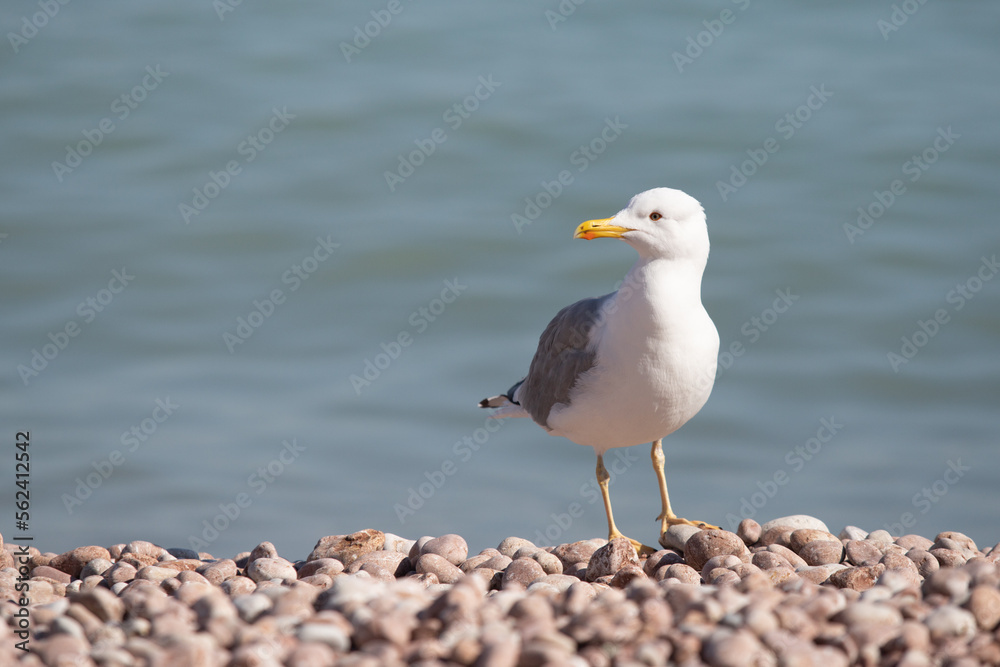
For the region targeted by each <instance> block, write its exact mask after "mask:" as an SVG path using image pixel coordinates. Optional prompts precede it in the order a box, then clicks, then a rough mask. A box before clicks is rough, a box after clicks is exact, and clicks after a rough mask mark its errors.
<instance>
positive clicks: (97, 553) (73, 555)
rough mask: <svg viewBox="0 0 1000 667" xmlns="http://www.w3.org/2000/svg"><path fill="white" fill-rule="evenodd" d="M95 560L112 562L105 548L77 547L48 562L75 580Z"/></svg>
mask: <svg viewBox="0 0 1000 667" xmlns="http://www.w3.org/2000/svg"><path fill="white" fill-rule="evenodd" d="M95 558H105V559H108V560H111V553H110V552H109V551H108V550H107V549H105V548H104V547H97V546H90V547H77V548H76V549H73V550H71V551H67V552H66V553H63V554H60V555H58V556H56V557H55V558H53V559H52V560H50V561H49V562H48V565H49V566H50V567H53V568H55V569H57V570H61V571H63V572H65V573H66V574H68V575H70V576H71V577H72V578H74V579H79V578H80V572H81V571H83V566H84V565H86V564H87V563H89V562H90V561H92V560H94V559H95Z"/></svg>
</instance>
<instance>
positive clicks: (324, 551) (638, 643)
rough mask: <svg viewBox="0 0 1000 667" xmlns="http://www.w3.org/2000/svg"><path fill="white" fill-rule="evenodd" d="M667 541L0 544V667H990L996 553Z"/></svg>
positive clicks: (999, 649) (911, 546)
mask: <svg viewBox="0 0 1000 667" xmlns="http://www.w3.org/2000/svg"><path fill="white" fill-rule="evenodd" d="M0 540H2V537H0ZM661 542H662V545H661V546H663V548H658V550H657V551H655V553H652V554H649V555H647V554H643V555H642V556H641V557H639V556H637V555H636V553H635V551H634V550H633V549H632V547H631V545H630V544H629V543H628V542H627V541H625V540H621V539H616V540H613V541H612V542H610V543H608V542H607V540H604V539H600V538H597V539H590V540H584V541H578V542H573V543H569V544H561V545H559V546H557V547H544V548H542V547H538V546H536V545H534V544H533V543H531V542H530V541H528V540H526V539H523V538H517V537H508V538H506V539H504V540H502V541H501V542H500V543H499V544H498V545H497V548H495V549H494V548H488V549H484V550H483V551H482V552H480V553H479V554H470V553H469V552H468V545H467V543H466V542H465V540H464V539H463V538H462V537H461V536H458V535H443V536H440V537H421V538H419V539H417V540H409V539H405V538H402V537H399V536H397V535H393V534H392V533H383V532H381V531H378V530H374V529H366V530H362V531H359V532H356V533H352V534H350V535H332V536H326V537H323V538H321V539H319V541H318V542H317V543H316V546H315V548H314V549H313V551H312V552H311V553H310V554H309V556H308V557H307V558H305V559H304V560H298V561H294V562H293V561H290V560H287V559H285V558H282V557H281V556H280V555H279V554H278V553H277V550H276V549H275V548H274V546H273V545H272V544H271V543H269V542H262V543H261V544H259V545H258V546H257V547H255V548H254V549H253V550H252V551H250V552H243V553H240V554H236V555H235V556H233V557H232V558H217V557H215V556H213V555H212V554H208V553H200V554H199V553H195V552H194V551H192V550H191V549H184V548H163V547H160V546H157V545H154V544H151V543H149V542H144V541H134V542H130V543H128V544H117V545H112V546H111V547H107V548H106V547H101V546H83V547H78V548H76V549H73V550H71V551H68V552H65V553H63V554H54V553H41V552H38V550H37V549H34V548H31V549H28V550H25V551H26V553H25V552H22V554H18V553H17V552H18V548H17V547H16V546H15V545H4V549H3V551H2V553H0V591H2V592H3V594H4V596H3V600H4V602H3V604H2V607H0V615H2V616H3V619H4V621H5V623H4V629H3V630H2V633H3V635H4V636H3V638H2V643H0V662H2V663H3V664H12V663H13V662H15V661H19V663H18V664H23V665H56V664H67V663H66V661H76V662H70V663H68V664H80V665H100V666H102V667H103V666H105V665H107V666H109V667H110V666H114V667H118V666H130V665H135V666H139V665H150V666H154V665H155V666H159V665H168V666H172V665H219V666H220V667H223V666H228V665H234V666H236V665H248V666H249V665H286V666H289V667H292V666H294V667H299V666H301V667H307V666H311V665H324V664H338V665H339V664H343V665H386V664H390V665H391V664H399V665H402V664H407V663H416V662H420V663H421V664H428V665H429V664H462V665H489V666H493V665H497V666H503V665H510V666H513V665H519V664H522V665H536V664H537V665H541V664H549V663H551V664H575V665H611V664H649V665H662V664H668V663H670V664H676V663H689V664H709V665H754V664H763V665H771V664H779V663H780V664H783V665H785V664H787V665H800V664H801V665H808V664H821V665H853V664H863V665H874V664H903V665H913V666H917V665H931V664H949V665H961V666H963V667H964V665H970V666H971V665H979V664H989V665H997V664H1000V544H997V545H995V546H987V547H983V548H980V547H979V546H977V545H976V544H975V543H974V542H973V541H972V540H971V539H970V538H968V537H967V536H965V535H963V534H962V533H958V532H944V533H940V534H938V535H937V536H935V538H934V539H930V538H927V537H922V536H919V535H903V536H900V537H896V538H893V537H892V536H891V535H890V534H889V533H888V532H886V531H885V530H877V531H873V532H872V533H866V532H864V531H862V530H861V529H859V528H856V527H853V526H848V527H846V528H844V529H843V530H842V531H840V533H838V534H833V533H831V532H830V531H829V530H828V529H827V527H826V526H825V524H823V523H822V522H821V521H819V520H818V519H815V518H813V517H808V516H803V515H796V516H791V517H783V518H780V519H775V520H773V521H770V522H767V523H765V524H764V525H763V526H762V525H760V524H758V523H757V522H756V521H753V520H752V519H747V520H744V521H743V522H742V523H741V524H740V526H739V528H738V529H737V531H736V532H735V533H734V532H729V531H725V530H706V531H702V530H699V529H697V528H692V527H690V526H674V527H672V528H671V529H670V530H668V531H667V533H665V534H664V535H663V536H661ZM15 554H17V557H16V558H15ZM21 649H29V650H28V651H24V650H21Z"/></svg>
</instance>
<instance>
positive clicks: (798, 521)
mask: <svg viewBox="0 0 1000 667" xmlns="http://www.w3.org/2000/svg"><path fill="white" fill-rule="evenodd" d="M776 526H783V527H786V528H791V529H792V530H798V529H800V528H811V529H813V530H821V531H823V532H824V533H829V532H830V529H829V528H827V527H826V524H825V523H823V522H822V521H820V520H819V519H817V518H816V517H813V516H809V515H807V514H793V515H791V516H784V517H781V518H779V519H771V520H770V521H768V522H766V523H764V524H763V525H761V527H760V528H761V531H762V532H764V533H766V532H767V531H769V530H771V529H772V528H775V527H776Z"/></svg>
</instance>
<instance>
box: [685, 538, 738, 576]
mask: <svg viewBox="0 0 1000 667" xmlns="http://www.w3.org/2000/svg"><path fill="white" fill-rule="evenodd" d="M730 554H731V555H733V556H738V557H740V560H742V561H743V562H749V561H750V556H749V553H748V552H747V547H746V545H745V544H743V540H741V539H740V538H739V536H738V535H736V533H730V532H729V531H726V530H699V531H698V533H697V534H695V535H692V536H691V538H690V539H689V540H688V541H687V543H686V545H685V548H684V560H685V561H687V564H688V565H690V566H691V567H693V568H694V569H695V570H698V571H700V570H701V569H702V568H703V567H705V563H707V562H708V559H709V558H711V557H712V556H724V555H730Z"/></svg>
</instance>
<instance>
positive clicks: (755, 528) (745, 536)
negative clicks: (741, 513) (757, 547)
mask: <svg viewBox="0 0 1000 667" xmlns="http://www.w3.org/2000/svg"><path fill="white" fill-rule="evenodd" d="M736 534H737V535H739V536H740V539H741V540H743V543H744V544H746V545H747V546H748V547H750V546H753V545H754V544H756V543H757V540H759V539H760V535H761V527H760V524H759V523H757V522H756V521H754V520H753V519H743V520H742V521H740V525H739V526H738V527H737V528H736Z"/></svg>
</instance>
